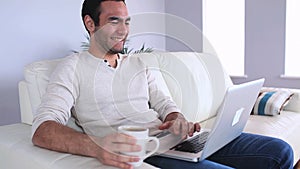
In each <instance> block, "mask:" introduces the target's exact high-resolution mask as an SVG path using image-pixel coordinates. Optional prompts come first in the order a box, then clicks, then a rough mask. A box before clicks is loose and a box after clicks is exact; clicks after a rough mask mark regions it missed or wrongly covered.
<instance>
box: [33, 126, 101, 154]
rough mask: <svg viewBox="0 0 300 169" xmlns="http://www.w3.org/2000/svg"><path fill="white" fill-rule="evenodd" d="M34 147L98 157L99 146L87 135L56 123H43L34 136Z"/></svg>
mask: <svg viewBox="0 0 300 169" xmlns="http://www.w3.org/2000/svg"><path fill="white" fill-rule="evenodd" d="M32 142H33V144H34V145H36V146H39V147H42V148H46V149H50V150H54V151H59V152H67V153H71V154H78V155H83V156H90V157H96V156H97V151H98V150H99V146H98V145H97V144H96V143H95V142H94V141H93V140H92V138H91V137H90V136H88V135H86V134H83V133H80V132H77V131H75V130H73V129H71V128H69V127H67V126H64V125H61V124H59V123H57V122H55V121H46V122H44V123H42V124H41V125H40V126H39V128H38V129H37V130H36V132H35V133H34V135H33V138H32Z"/></svg>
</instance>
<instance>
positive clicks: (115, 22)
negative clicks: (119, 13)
mask: <svg viewBox="0 0 300 169" xmlns="http://www.w3.org/2000/svg"><path fill="white" fill-rule="evenodd" d="M110 23H111V24H114V25H116V24H118V23H119V22H118V21H110Z"/></svg>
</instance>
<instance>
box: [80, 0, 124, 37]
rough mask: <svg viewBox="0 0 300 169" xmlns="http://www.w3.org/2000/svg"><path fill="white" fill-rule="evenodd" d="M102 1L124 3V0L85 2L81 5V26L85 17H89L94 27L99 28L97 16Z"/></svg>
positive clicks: (86, 0)
mask: <svg viewBox="0 0 300 169" xmlns="http://www.w3.org/2000/svg"><path fill="white" fill-rule="evenodd" d="M104 1H122V2H124V3H125V0H85V1H84V2H83V4H82V10H81V17H82V21H83V24H84V17H85V16H86V15H89V16H90V17H91V18H92V20H93V21H94V23H95V26H99V15H100V13H101V3H102V2H104ZM84 26H85V25H84ZM85 29H86V26H85ZM86 30H87V29H86ZM87 31H88V30H87Z"/></svg>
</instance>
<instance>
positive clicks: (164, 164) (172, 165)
mask: <svg viewBox="0 0 300 169" xmlns="http://www.w3.org/2000/svg"><path fill="white" fill-rule="evenodd" d="M145 162H146V163H148V164H151V165H153V166H156V167H159V168H161V169H232V168H231V167H227V166H225V165H222V164H218V163H215V162H212V161H209V160H203V161H201V162H198V163H193V162H187V161H182V160H176V159H171V158H166V157H159V156H153V157H149V158H147V159H146V160H145Z"/></svg>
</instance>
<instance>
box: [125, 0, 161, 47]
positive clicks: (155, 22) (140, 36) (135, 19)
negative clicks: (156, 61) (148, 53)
mask: <svg viewBox="0 0 300 169" xmlns="http://www.w3.org/2000/svg"><path fill="white" fill-rule="evenodd" d="M126 4H127V7H128V10H129V14H130V15H131V17H132V22H131V26H130V29H131V31H130V35H129V37H128V39H129V42H128V44H129V48H134V49H140V47H141V45H142V44H143V43H145V46H146V47H151V48H153V49H154V50H161V51H165V41H166V40H165V36H164V35H165V18H164V17H162V16H163V14H164V13H165V0H143V1H141V0H127V1H126ZM162 34H163V35H162Z"/></svg>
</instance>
